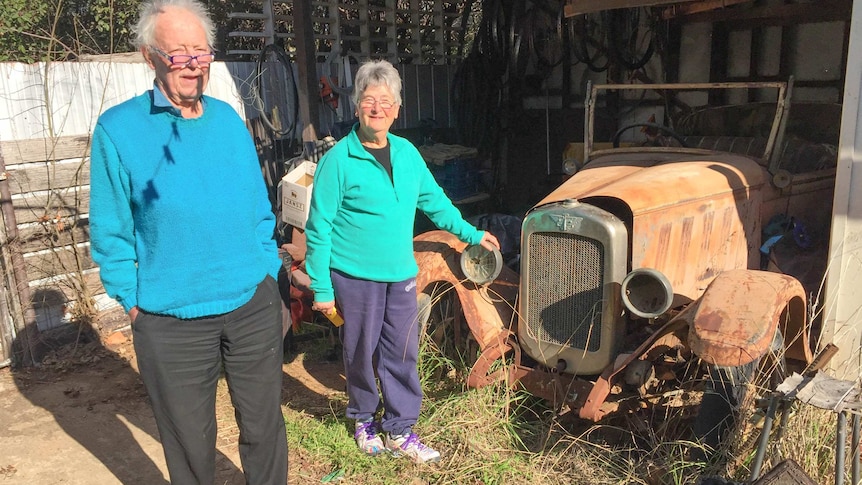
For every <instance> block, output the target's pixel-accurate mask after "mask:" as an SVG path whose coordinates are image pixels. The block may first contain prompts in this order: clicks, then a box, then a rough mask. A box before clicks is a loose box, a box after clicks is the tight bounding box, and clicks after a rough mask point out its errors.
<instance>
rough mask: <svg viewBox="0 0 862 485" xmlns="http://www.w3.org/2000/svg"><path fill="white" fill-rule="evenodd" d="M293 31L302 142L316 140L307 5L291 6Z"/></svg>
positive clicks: (317, 122)
mask: <svg viewBox="0 0 862 485" xmlns="http://www.w3.org/2000/svg"><path fill="white" fill-rule="evenodd" d="M293 15H294V16H293V26H294V27H293V28H294V33H295V35H296V68H297V74H298V77H299V83H297V92H298V93H299V118H300V122H301V123H302V141H303V142H307V141H315V140H317V131H316V128H315V127H317V126H319V125H320V113H319V112H318V109H317V105H318V98H319V97H318V95H317V92H318V89H319V88H318V80H317V63H316V59H315V58H316V53H317V49H316V48H315V45H314V32H313V30H312V24H311V2H294V3H293Z"/></svg>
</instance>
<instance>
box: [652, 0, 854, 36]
mask: <svg viewBox="0 0 862 485" xmlns="http://www.w3.org/2000/svg"><path fill="white" fill-rule="evenodd" d="M709 3H712V2H709ZM701 4H702V3H697V4H691V5H681V6H675V7H671V8H668V9H667V10H665V11H664V13H663V14H662V17H664V18H666V19H677V20H680V21H684V22H686V23H691V22H713V23H715V22H727V23H729V24H730V25H729V27H730V28H731V29H732V30H741V29H750V28H754V27H766V26H778V25H796V24H812V23H817V22H838V21H842V22H846V21H847V19H849V18H850V11H851V7H852V1H851V0H821V1H819V2H815V3H786V4H780V5H768V6H763V7H752V8H719V9H715V10H712V11H708V12H698V13H692V14H691V15H688V14H686V11H685V9H686V8H694V7H696V6H698V5H701Z"/></svg>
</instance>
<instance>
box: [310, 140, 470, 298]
mask: <svg viewBox="0 0 862 485" xmlns="http://www.w3.org/2000/svg"><path fill="white" fill-rule="evenodd" d="M358 126H359V125H355V126H354V128H353V129H352V130H351V131H350V133H349V134H348V135H347V136H345V137H344V138H343V139H342V140H341V141H339V142H338V143H337V144H336V145H335V146H334V147H332V149H330V150H329V151H328V152H326V155H325V156H324V157H323V159H321V160H320V163H319V164H318V165H317V169H316V171H315V173H314V189H313V190H312V193H311V211H310V213H309V216H308V222H307V223H306V226H305V236H306V243H307V245H308V254H307V255H306V260H305V264H306V268H307V270H308V276H309V277H311V289H312V290H313V291H314V300H315V301H319V302H326V301H332V300H333V299H334V298H335V296H334V291H333V289H332V280H331V278H330V274H329V271H330V269H336V270H339V271H342V272H344V273H346V274H348V275H350V276H353V277H354V278H360V279H364V280H369V281H377V282H383V283H394V282H398V281H404V280H407V279H409V278H412V277H414V276H416V274H417V273H418V271H419V267H418V266H417V265H416V259H415V258H414V256H413V223H414V220H415V218H416V210H417V209H419V210H421V211H422V212H424V213H425V214H426V215H427V216H428V218H429V219H430V220H431V222H433V223H434V224H435V225H436V226H437V227H439V228H440V229H444V230H446V231H449V232H451V233H452V234H454V235H455V236H457V237H458V239H460V240H462V241H464V242H467V243H470V244H479V243H480V242H481V241H482V236H483V234H484V232H483V231H480V230H478V229H476V228H475V227H473V226H472V225H471V224H470V223H468V222H467V221H465V220H464V218H463V217H462V216H461V212H460V211H459V210H458V208H457V207H455V206H454V205H453V204H452V202H451V201H450V200H449V198H448V197H446V194H444V193H443V189H441V188H440V186H439V185H438V184H437V182H436V181H435V180H434V176H433V175H431V172H430V171H429V170H428V166H427V165H426V164H425V161H424V160H423V159H422V155H420V154H419V151H418V150H417V149H416V147H415V146H413V144H412V143H410V142H409V141H408V140H406V139H404V138H401V137H399V136H396V135H393V134H391V133H390V134H388V135H387V140H388V142H389V146H390V147H391V148H390V154H391V160H392V179H390V178H389V174H388V173H387V172H386V169H384V168H383V166H382V165H381V164H380V163H379V162H377V160H376V159H375V158H374V157H373V156H372V155H371V154H370V153H369V152H368V151H367V150H366V149H365V147H363V146H362V143H361V142H360V141H359V137H358V136H357V134H356V129H357V127H358ZM393 181H394V182H393Z"/></svg>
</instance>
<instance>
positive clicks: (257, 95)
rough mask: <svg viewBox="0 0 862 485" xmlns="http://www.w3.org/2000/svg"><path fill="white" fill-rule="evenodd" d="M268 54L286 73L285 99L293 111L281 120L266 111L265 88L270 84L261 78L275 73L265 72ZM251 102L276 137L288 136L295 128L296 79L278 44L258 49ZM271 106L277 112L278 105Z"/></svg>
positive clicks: (296, 115)
mask: <svg viewBox="0 0 862 485" xmlns="http://www.w3.org/2000/svg"><path fill="white" fill-rule="evenodd" d="M270 56H274V57H275V59H274V60H275V61H277V63H278V64H277V65H278V66H280V67H281V68H283V69H284V72H285V73H286V76H285V77H286V78H287V86H285V91H287V93H286V94H287V97H286V101H287V106H288V107H289V106H292V107H293V112H292V113H291V114H292V116H289V117H286V119H285V120H282V116H273V115H271V114H269V113H268V112H267V102H266V99H267V98H268V97H270V96H268V95H267V92H268V91H267V89H268V88H271V87H272V86H266V84H267V83H265V82H264V81H263V79H264V76H265V75H268V76H275V75H276V74H272V73H268V72H267V69H269V66H266V67H265V63H267V62H269V61H268V59H269V57H270ZM252 103H253V105H254V107H255V109H256V110H257V112H258V113H259V114H260V119H261V121H263V124H264V125H265V126H266V127H267V128H268V129H269V130H270V131H272V133H273V134H274V135H275V137H276V138H282V137H285V136H288V135H290V134H292V133H293V132H294V130H295V129H296V126H297V122H296V121H297V119H298V118H299V94H298V92H297V87H296V79H295V78H294V77H293V68H292V67H291V62H290V58H289V57H288V56H287V53H286V52H284V49H282V48H281V46H279V45H276V44H267V45H265V46H264V47H263V49H261V51H260V55H259V56H258V58H257V68H256V70H255V78H254V89H252ZM272 108H273V110H274V113H275V114H277V113H278V106H273V107H272ZM283 121H285V122H286V123H284V122H283ZM285 124H286V125H287V126H286V127H285V126H284V125H285Z"/></svg>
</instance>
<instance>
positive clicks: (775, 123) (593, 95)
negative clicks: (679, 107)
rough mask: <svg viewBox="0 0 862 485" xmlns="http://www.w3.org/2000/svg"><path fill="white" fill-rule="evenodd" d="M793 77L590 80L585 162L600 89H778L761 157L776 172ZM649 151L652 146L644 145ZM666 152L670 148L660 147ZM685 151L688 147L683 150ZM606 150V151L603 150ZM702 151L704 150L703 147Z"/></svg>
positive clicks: (586, 118)
mask: <svg viewBox="0 0 862 485" xmlns="http://www.w3.org/2000/svg"><path fill="white" fill-rule="evenodd" d="M792 84H793V78H792V77H791V78H790V81H789V82H724V83H679V84H672V83H657V84H592V83H591V82H588V83H587V94H586V99H585V100H584V108H585V109H584V118H585V119H584V161H583V163H582V166H583V165H586V164H587V163H589V161H590V157H591V156H592V155H593V153H596V152H594V151H593V136H594V135H595V126H594V123H595V110H596V100H597V98H598V93H599V91H615V90H620V91H631V90H636V91H662V90H669V91H707V90H711V89H767V88H772V89H778V94H777V100H776V103H777V104H776V109H775V116H774V117H773V120H772V128H771V130H770V133H769V138H768V139H767V141H766V148H765V149H764V154H763V157H762V159H763V160H767V161H769V162H770V164H769V169H770V170H769V171H770V173H773V169H774V165H775V164H777V160H774V159H777V156H773V152H774V151H775V146H777V145H778V144H779V143H781V141H782V140H783V139H784V127H785V122H784V120H785V119H786V117H787V112H788V110H789V109H790V102H789V96H790V91H791V86H792ZM643 149H644V150H649V149H650V148H643ZM661 150H662V151H667V148H661ZM682 150H683V151H684V150H685V149H682ZM603 151H606V150H603ZM701 151H702V150H701Z"/></svg>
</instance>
